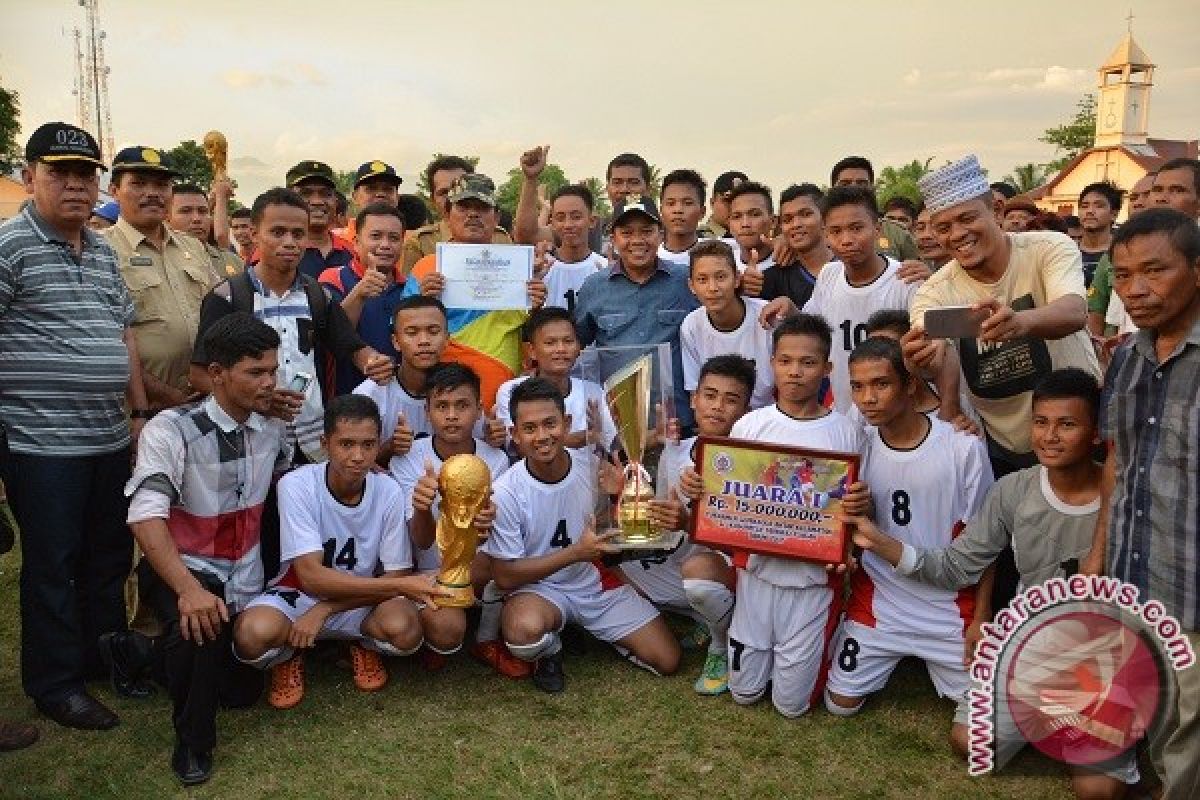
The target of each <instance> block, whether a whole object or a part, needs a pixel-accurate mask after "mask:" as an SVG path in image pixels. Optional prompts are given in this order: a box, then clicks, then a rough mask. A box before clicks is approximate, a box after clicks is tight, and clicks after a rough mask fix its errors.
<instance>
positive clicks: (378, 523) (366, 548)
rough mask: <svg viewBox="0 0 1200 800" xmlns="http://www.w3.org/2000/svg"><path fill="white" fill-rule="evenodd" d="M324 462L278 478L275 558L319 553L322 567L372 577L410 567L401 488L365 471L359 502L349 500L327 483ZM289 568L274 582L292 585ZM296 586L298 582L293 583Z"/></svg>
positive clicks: (283, 558)
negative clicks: (336, 494)
mask: <svg viewBox="0 0 1200 800" xmlns="http://www.w3.org/2000/svg"><path fill="white" fill-rule="evenodd" d="M327 467H328V463H327V462H322V463H320V464H307V465H305V466H303V467H300V468H298V469H295V470H293V471H292V472H289V473H288V474H287V475H284V476H283V477H282V478H281V479H280V480H279V489H278V493H279V558H280V561H281V562H282V563H283V564H287V565H289V567H290V562H291V561H293V560H294V559H296V558H299V557H300V556H303V555H307V554H309V553H322V554H323V555H322V560H323V562H324V564H325V566H326V567H329V568H330V569H337V570H341V571H343V572H349V573H350V574H351V575H357V576H358V577H360V578H372V577H374V576H375V575H376V570H377V568H378V567H380V566H382V568H383V569H384V570H385V571H392V570H402V569H409V568H411V567H412V547H411V545H410V544H409V540H408V528H407V526H406V522H405V521H406V515H405V512H404V499H405V498H404V492H402V491H401V490H400V487H399V486H398V485H397V484H396V482H395V481H393V480H391V479H390V478H388V476H386V475H381V474H379V473H375V472H368V473H367V483H366V487H365V488H364V489H363V494H362V499H361V500H359V501H358V504H357V505H354V506H348V505H345V504H344V503H342V502H341V501H340V500H338V499H337V498H336V497H334V496H333V494H332V493H331V492H330V491H329V487H328V486H327V485H326V483H325V471H326V469H327ZM290 573H291V570H290V568H289V569H287V570H285V571H284V576H283V577H282V578H281V579H280V581H278V582H282V583H286V584H288V585H292V583H293V580H294V576H291V577H290V578H289V575H290ZM296 585H297V587H298V588H299V585H298V583H297V584H296Z"/></svg>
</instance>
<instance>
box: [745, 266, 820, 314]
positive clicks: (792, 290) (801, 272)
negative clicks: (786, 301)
mask: <svg viewBox="0 0 1200 800" xmlns="http://www.w3.org/2000/svg"><path fill="white" fill-rule="evenodd" d="M816 283H817V279H816V278H814V277H813V276H812V273H810V272H809V271H808V270H807V269H805V268H804V265H803V264H801V263H800V262H798V261H797V262H796V263H795V264H791V265H789V266H786V267H785V266H781V265H779V264H773V265H772V266H769V267H767V268H766V269H765V270H763V288H762V293H761V294H760V295H759V297H761V298H762V299H763V300H774V299H775V298H776V297H789V298H791V301H792V302H793V303H795V304H796V308H804V304H805V303H807V302H808V298H810V297H812V293H813V286H815V285H816Z"/></svg>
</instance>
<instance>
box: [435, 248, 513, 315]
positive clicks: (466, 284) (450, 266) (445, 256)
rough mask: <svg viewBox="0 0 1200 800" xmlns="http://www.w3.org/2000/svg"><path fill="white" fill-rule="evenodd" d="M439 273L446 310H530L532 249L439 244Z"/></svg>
mask: <svg viewBox="0 0 1200 800" xmlns="http://www.w3.org/2000/svg"><path fill="white" fill-rule="evenodd" d="M437 271H438V272H440V273H442V275H443V277H444V278H445V281H446V283H445V286H444V288H443V289H442V303H444V304H445V306H446V308H465V309H470V310H473V311H504V310H509V309H523V308H524V309H527V308H529V290H528V287H527V286H526V285H525V284H526V282H528V281H529V279H530V278H531V277H533V248H532V247H528V246H526V245H516V244H452V243H449V242H438V246H437Z"/></svg>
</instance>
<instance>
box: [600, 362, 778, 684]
mask: <svg viewBox="0 0 1200 800" xmlns="http://www.w3.org/2000/svg"><path fill="white" fill-rule="evenodd" d="M754 386H755V372H754V362H753V361H751V360H750V359H747V358H742V357H741V356H738V355H733V354H729V355H722V356H714V357H713V358H710V359H708V360H707V361H705V362H704V364H703V366H701V367H700V375H699V378H698V380H697V383H696V389H695V391H693V392H692V411H693V412H694V413H695V415H696V430H697V431H698V432H699V434H700V436H728V435H729V432H730V430H732V428H733V424H734V423H735V422H737V421H738V420H739V419H740V418H741V417H742V415H743V414H745V413H746V411H747V409H748V408H749V405H750V397H751V396H752V394H753V393H754ZM697 438H699V437H697V436H693V437H692V438H690V439H684V440H683V441H681V442H668V443H667V445H666V447H665V448H664V449H663V454H662V458H661V459H660V461H659V473H658V474H659V476H660V477H661V479H662V480H664V481H666V482H667V483H666V485H667V486H668V487H669V492H670V493H669V495H668V499H667V500H665V501H662V500H656V501H654V502H652V503H651V504H650V516H651V519H652V520H653V522H654V524H655V525H657V526H659V527H660V528H661V529H665V530H688V529H689V527H690V525H689V520H688V510H687V508H685V507H684V506H683V505H682V504H681V503H680V502H679V498H680V496H684V495H686V493H685V492H682V491H681V490H680V489H679V483H680V480H681V479H682V477H683V473H684V472H685V471H688V470H692V469H693V466H694V464H695V449H696V439H697ZM621 571H622V572H623V573H624V574H625V577H626V579H628V581H629V582H630V583H632V584H633V585H634V586H636V587H637V589H638V591H640V592H641V593H642V594H644V595H645V596H646V597H648V598H650V601H651V602H652V603H654V605H656V606H658V607H659V608H661V609H665V610H672V611H684V610H690V611H691V612H692V613H693V614H695V615H696V616H698V617H699V618H700V619H701V620H703V621H704V624H705V626H706V627H707V629H708V634H709V637H710V638H709V645H708V655H707V657H706V658H705V659H704V668H703V669H702V670H701V673H700V677H698V678H697V679H696V683H695V685H694V688H695V690H696V691H697V692H698V693H700V694H705V695H717V694H721V693H722V692H724V691H726V690H727V689H728V688H729V659H728V656H727V655H726V649H727V648H728V646H729V621H730V618H731V617H732V616H733V590H732V586H733V584H734V571H733V568H732V567H731V566H730V560H729V557H728V556H726V555H725V554H723V553H718V552H717V551H715V550H710V549H709V548H707V547H704V546H702V545H697V544H693V543H691V542H688V541H685V542H684V543H683V544H681V545H680V547H679V548H678V549H677V550H675V551H674V552H672V553H671V554H669V555H668V556H666V558H662V559H645V560H641V561H630V562H626V563H624V564H622V565H621Z"/></svg>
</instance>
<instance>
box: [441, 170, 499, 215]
mask: <svg viewBox="0 0 1200 800" xmlns="http://www.w3.org/2000/svg"><path fill="white" fill-rule="evenodd" d="M447 199H448V200H449V202H451V203H460V202H462V201H463V200H479V201H480V202H482V203H487V204H488V205H489V206H491V207H492V208H495V207H496V184H495V183H493V182H492V179H491V178H489V177H488V176H487V175H481V174H479V173H477V172H473V173H471V174H469V175H463V176H462V177H461V178H459V179H458V180H457V181H455V182H454V185H453V186H451V187H450V195H449V197H448V198H447Z"/></svg>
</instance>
